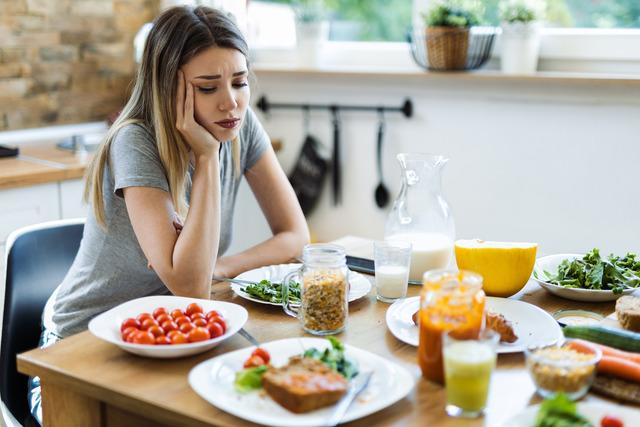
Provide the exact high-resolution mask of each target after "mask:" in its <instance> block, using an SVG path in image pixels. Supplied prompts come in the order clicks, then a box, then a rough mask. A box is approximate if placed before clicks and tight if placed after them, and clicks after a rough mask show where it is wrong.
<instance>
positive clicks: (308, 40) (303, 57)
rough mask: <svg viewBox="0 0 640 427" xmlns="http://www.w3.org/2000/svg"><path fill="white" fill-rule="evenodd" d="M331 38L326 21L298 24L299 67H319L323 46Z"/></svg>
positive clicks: (297, 48)
mask: <svg viewBox="0 0 640 427" xmlns="http://www.w3.org/2000/svg"><path fill="white" fill-rule="evenodd" d="M328 36H329V23H328V22H326V21H315V22H300V21H299V22H296V50H297V62H298V65H299V66H311V67H313V66H317V65H318V64H319V63H320V57H321V53H322V46H323V45H324V42H325V41H326V40H327V39H328Z"/></svg>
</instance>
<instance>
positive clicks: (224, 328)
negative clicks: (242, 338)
mask: <svg viewBox="0 0 640 427" xmlns="http://www.w3.org/2000/svg"><path fill="white" fill-rule="evenodd" d="M211 323H217V324H218V325H220V327H221V328H222V333H225V332H226V331H227V322H225V321H224V319H223V318H221V317H214V318H213V319H211V320H209V324H211Z"/></svg>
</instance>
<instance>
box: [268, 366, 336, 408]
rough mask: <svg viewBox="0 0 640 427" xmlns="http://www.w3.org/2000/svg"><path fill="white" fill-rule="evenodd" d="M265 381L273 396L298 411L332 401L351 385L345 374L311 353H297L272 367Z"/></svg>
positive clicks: (332, 402)
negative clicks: (281, 365)
mask: <svg viewBox="0 0 640 427" xmlns="http://www.w3.org/2000/svg"><path fill="white" fill-rule="evenodd" d="M262 385H263V386H264V390H265V391H266V392H267V394H269V396H271V398H272V399H273V400H275V401H276V402H278V403H279V404H280V405H282V406H284V407H285V408H287V409H288V410H290V411H291V412H295V413H303V412H309V411H313V410H314V409H318V408H322V407H324V406H329V405H332V404H334V403H336V402H337V401H338V400H340V398H341V397H342V396H343V395H344V394H345V393H346V392H347V388H348V386H349V385H348V382H347V380H346V379H345V378H344V377H343V376H342V375H340V374H339V373H337V372H335V371H333V370H332V369H331V368H329V367H328V366H327V365H325V364H324V363H322V362H320V361H319V360H316V359H311V358H308V357H293V358H291V359H290V361H289V364H287V365H285V366H283V367H281V368H270V369H269V370H268V371H267V372H266V373H265V374H264V376H263V377H262Z"/></svg>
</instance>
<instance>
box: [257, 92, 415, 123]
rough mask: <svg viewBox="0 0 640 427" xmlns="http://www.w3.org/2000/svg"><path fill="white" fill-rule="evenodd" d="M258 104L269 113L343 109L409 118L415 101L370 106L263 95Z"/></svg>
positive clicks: (263, 110) (408, 100)
mask: <svg viewBox="0 0 640 427" xmlns="http://www.w3.org/2000/svg"><path fill="white" fill-rule="evenodd" d="M256 106H257V107H258V108H259V109H260V110H261V111H262V112H264V113H268V112H269V110H271V109H281V108H288V109H297V108H301V109H304V110H330V111H335V110H341V111H376V112H378V111H384V112H399V113H402V114H403V115H404V116H405V117H407V118H409V117H411V116H413V102H411V100H410V99H408V98H407V99H405V101H404V103H403V104H402V105H401V106H400V107H389V106H384V105H381V106H369V105H339V104H296V103H289V102H270V101H269V100H268V99H267V97H266V96H264V95H263V96H261V97H260V99H258V102H257V104H256Z"/></svg>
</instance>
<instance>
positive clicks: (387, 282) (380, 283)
mask: <svg viewBox="0 0 640 427" xmlns="http://www.w3.org/2000/svg"><path fill="white" fill-rule="evenodd" d="M373 259H374V263H375V276H376V279H375V281H376V296H377V298H378V300H380V301H383V302H389V303H390V302H394V301H395V300H397V299H399V298H404V297H406V296H407V285H408V282H409V266H410V264H411V242H407V241H394V242H391V241H384V242H380V241H378V242H374V244H373Z"/></svg>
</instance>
